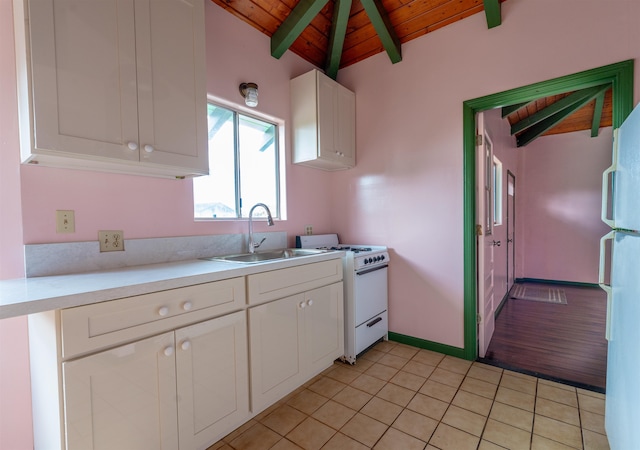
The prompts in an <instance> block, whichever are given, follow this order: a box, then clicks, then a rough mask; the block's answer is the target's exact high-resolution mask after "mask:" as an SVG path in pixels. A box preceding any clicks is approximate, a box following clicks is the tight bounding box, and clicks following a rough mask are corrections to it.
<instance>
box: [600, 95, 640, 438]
mask: <svg viewBox="0 0 640 450" xmlns="http://www.w3.org/2000/svg"><path fill="white" fill-rule="evenodd" d="M608 192H610V195H611V199H610V200H609V199H608ZM608 211H609V212H608ZM602 219H603V221H604V222H605V223H606V224H607V225H609V226H610V227H611V230H612V231H611V232H610V233H608V234H607V235H606V236H604V237H603V238H602V240H601V243H600V285H601V286H602V288H603V289H604V290H605V291H607V339H608V341H609V347H608V357H607V389H606V403H605V428H606V431H607V437H608V438H609V445H610V447H611V450H629V449H640V233H639V231H640V105H638V106H636V108H635V109H634V110H633V111H632V112H631V114H630V115H629V117H628V118H627V119H626V120H625V122H624V123H623V125H622V126H621V127H620V128H619V129H618V130H616V131H615V132H614V145H613V165H612V166H611V167H610V168H609V169H607V170H606V171H605V173H604V175H603V206H602ZM609 240H610V241H611V252H610V253H609V254H610V255H611V263H610V267H611V270H610V283H609V284H605V274H604V272H605V270H604V267H605V258H606V256H605V248H606V242H607V241H609Z"/></svg>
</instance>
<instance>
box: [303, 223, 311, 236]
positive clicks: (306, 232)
mask: <svg viewBox="0 0 640 450" xmlns="http://www.w3.org/2000/svg"><path fill="white" fill-rule="evenodd" d="M304 234H306V235H307V236H311V235H312V234H313V226H311V225H305V226H304Z"/></svg>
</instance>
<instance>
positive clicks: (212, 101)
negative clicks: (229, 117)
mask: <svg viewBox="0 0 640 450" xmlns="http://www.w3.org/2000/svg"><path fill="white" fill-rule="evenodd" d="M209 105H213V106H215V107H217V108H223V109H226V110H228V111H230V112H231V113H232V114H233V127H234V130H233V146H234V155H233V161H234V200H235V211H236V216H235V217H196V215H195V195H194V202H193V204H194V205H193V206H194V211H193V214H194V220H195V221H198V222H200V221H202V222H210V221H221V222H225V221H246V220H249V217H248V216H249V211H250V208H251V207H252V205H246V204H243V203H244V202H243V200H242V196H241V194H242V193H241V185H242V181H241V180H242V173H241V167H240V166H241V163H240V157H241V156H240V155H241V152H240V146H241V144H240V121H241V116H244V117H246V118H249V119H253V120H258V121H260V122H264V123H266V124H269V125H272V126H273V127H274V133H275V136H274V140H273V146H274V164H273V170H274V171H275V180H274V182H275V186H274V187H275V202H276V207H275V210H271V215H272V217H273V219H274V220H277V221H281V220H286V201H285V199H286V195H285V194H286V186H285V180H286V176H285V166H286V157H285V150H284V149H285V145H284V144H285V125H284V121H283V120H281V119H278V118H276V117H274V116H270V115H267V114H262V113H259V112H256V111H255V110H250V109H248V108H244V107H241V106H239V105H237V104H235V103H231V102H228V101H225V100H223V99H220V98H217V97H213V96H207V111H208V106H209ZM208 141H209V139H207V145H208ZM204 176H211V175H204ZM193 189H194V190H195V183H194V185H193ZM243 207H244V209H243ZM270 209H271V208H270ZM244 211H246V215H244Z"/></svg>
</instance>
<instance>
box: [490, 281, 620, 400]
mask: <svg viewBox="0 0 640 450" xmlns="http://www.w3.org/2000/svg"><path fill="white" fill-rule="evenodd" d="M525 285H531V286H534V287H543V286H547V287H557V288H561V289H564V291H565V293H566V296H567V304H566V305H558V304H550V303H543V302H536V301H530V300H514V299H512V298H509V299H508V300H507V301H506V302H505V304H504V307H503V308H502V310H501V311H500V314H499V315H498V317H497V318H496V328H495V332H494V334H493V337H492V339H491V342H490V344H489V348H488V350H487V355H486V357H485V358H484V359H483V362H486V363H489V364H494V365H498V366H501V367H505V368H511V369H515V370H521V371H523V372H525V373H530V374H532V375H536V376H539V377H542V378H548V379H552V380H558V381H564V382H568V383H570V384H573V385H575V386H579V387H583V388H586V389H590V390H594V391H598V392H604V389H605V380H606V370H607V341H606V339H605V322H606V308H607V297H606V294H605V293H604V291H602V290H601V289H600V288H596V287H576V286H565V285H547V284H538V283H536V284H528V283H525Z"/></svg>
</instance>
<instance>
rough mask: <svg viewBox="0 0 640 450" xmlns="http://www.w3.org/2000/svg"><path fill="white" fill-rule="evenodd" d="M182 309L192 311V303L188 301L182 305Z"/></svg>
mask: <svg viewBox="0 0 640 450" xmlns="http://www.w3.org/2000/svg"><path fill="white" fill-rule="evenodd" d="M182 309H184V310H185V311H191V309H193V303H191V302H190V301H186V302H184V303H183V304H182Z"/></svg>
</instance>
